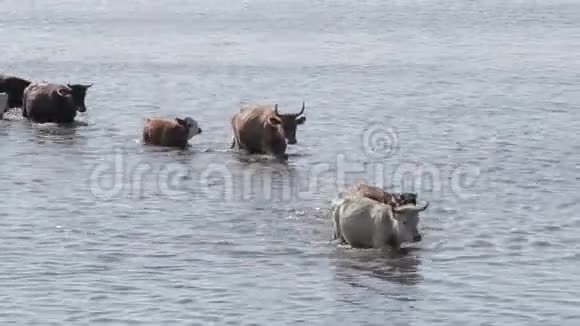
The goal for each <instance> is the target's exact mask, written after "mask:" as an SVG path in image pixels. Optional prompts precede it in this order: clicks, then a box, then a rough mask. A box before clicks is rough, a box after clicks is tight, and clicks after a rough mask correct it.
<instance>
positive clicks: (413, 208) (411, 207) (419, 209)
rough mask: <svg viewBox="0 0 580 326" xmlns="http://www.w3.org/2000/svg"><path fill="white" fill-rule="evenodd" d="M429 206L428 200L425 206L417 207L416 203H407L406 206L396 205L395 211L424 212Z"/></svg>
mask: <svg viewBox="0 0 580 326" xmlns="http://www.w3.org/2000/svg"><path fill="white" fill-rule="evenodd" d="M427 207H429V202H427V203H426V204H425V206H423V207H416V206H414V205H405V206H401V207H394V208H393V211H394V212H395V213H406V212H417V213H418V212H422V211H424V210H426V209H427Z"/></svg>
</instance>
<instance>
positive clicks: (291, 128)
mask: <svg viewBox="0 0 580 326" xmlns="http://www.w3.org/2000/svg"><path fill="white" fill-rule="evenodd" d="M91 86H92V84H89V85H83V84H66V85H63V84H57V83H49V82H46V81H39V82H34V81H29V80H26V79H23V78H19V77H15V76H7V75H2V74H0V119H2V118H3V115H4V113H5V112H6V111H8V110H9V109H13V108H21V111H22V116H23V117H24V118H25V119H28V120H29V121H31V122H34V123H57V124H67V123H73V122H74V120H75V117H76V114H77V112H85V111H86V106H85V97H86V94H87V90H88V89H89V88H90V87H91ZM304 111H305V103H304V102H303V103H302V108H301V109H300V111H299V112H298V113H280V112H279V109H278V105H277V104H274V105H265V104H252V105H243V106H242V107H241V108H240V110H239V111H238V112H236V113H235V114H234V115H233V116H232V118H231V120H230V124H231V128H232V131H233V137H232V143H231V146H230V148H234V147H236V145H237V147H238V149H240V150H245V151H246V152H248V153H250V154H265V155H271V156H273V157H275V158H277V159H282V160H287V159H288V155H287V154H286V147H287V145H293V144H296V143H297V141H296V128H297V127H298V125H301V124H304V123H305V122H306V117H305V116H303V114H304ZM201 132H202V129H201V128H200V126H199V124H198V122H197V121H196V120H195V119H193V118H191V117H184V118H148V119H146V120H145V125H144V126H143V133H142V140H143V143H145V144H148V145H155V146H168V147H179V148H184V147H187V146H188V141H189V140H190V139H191V138H192V137H193V136H195V135H199V134H201ZM428 206H429V202H427V203H426V204H425V205H423V206H422V207H419V206H417V195H416V194H414V193H389V192H386V191H385V190H383V189H381V188H378V187H374V186H371V185H366V184H362V183H361V184H357V185H355V186H354V187H352V188H350V189H348V190H346V191H344V192H341V193H340V194H339V195H338V196H337V198H336V199H335V200H334V201H333V203H332V207H331V216H332V222H333V229H334V230H333V231H334V232H333V240H335V241H338V242H339V243H341V244H348V245H350V246H351V247H355V248H382V247H392V248H399V247H400V246H401V244H402V243H405V242H418V241H421V240H422V236H421V234H420V233H419V231H418V225H419V216H418V214H419V212H421V211H424V210H425V209H427V207H428Z"/></svg>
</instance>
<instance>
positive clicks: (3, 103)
mask: <svg viewBox="0 0 580 326" xmlns="http://www.w3.org/2000/svg"><path fill="white" fill-rule="evenodd" d="M6 110H8V94H6V93H0V119H2V117H3V116H4V112H6Z"/></svg>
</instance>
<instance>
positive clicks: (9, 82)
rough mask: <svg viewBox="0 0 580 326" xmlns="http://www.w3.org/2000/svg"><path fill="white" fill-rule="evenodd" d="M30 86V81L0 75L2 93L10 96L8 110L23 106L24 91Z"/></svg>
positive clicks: (0, 90)
mask: <svg viewBox="0 0 580 326" xmlns="http://www.w3.org/2000/svg"><path fill="white" fill-rule="evenodd" d="M28 85H30V81H28V80H26V79H22V78H18V77H14V76H7V75H2V74H0V93H6V94H8V108H9V109H10V108H17V107H18V108H19V107H21V106H22V95H23V94H24V89H25V88H26V87H28Z"/></svg>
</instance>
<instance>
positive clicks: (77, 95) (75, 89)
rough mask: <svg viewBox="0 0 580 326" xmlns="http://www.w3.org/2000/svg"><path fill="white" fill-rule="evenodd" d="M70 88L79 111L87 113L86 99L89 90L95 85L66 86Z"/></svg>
mask: <svg viewBox="0 0 580 326" xmlns="http://www.w3.org/2000/svg"><path fill="white" fill-rule="evenodd" d="M66 86H68V88H70V89H71V94H72V98H73V102H74V105H75V107H76V108H77V111H79V112H85V111H86V110H87V107H86V106H85V97H86V96H87V89H89V87H91V86H93V84H89V85H81V84H73V85H71V84H66Z"/></svg>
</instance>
